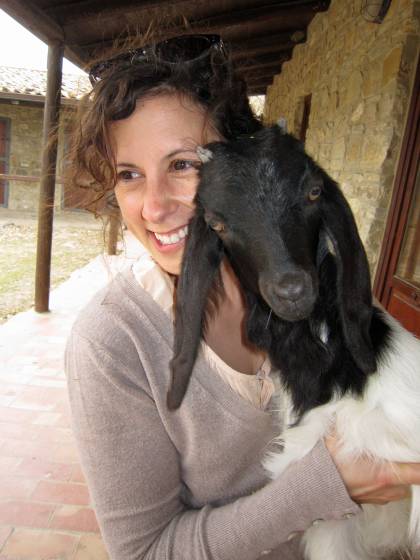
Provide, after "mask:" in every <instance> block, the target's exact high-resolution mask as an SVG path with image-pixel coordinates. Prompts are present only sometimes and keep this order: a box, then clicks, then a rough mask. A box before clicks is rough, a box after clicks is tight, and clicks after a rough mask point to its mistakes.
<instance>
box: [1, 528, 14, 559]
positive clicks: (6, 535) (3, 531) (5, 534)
mask: <svg viewBox="0 0 420 560" xmlns="http://www.w3.org/2000/svg"><path fill="white" fill-rule="evenodd" d="M12 531H13V528H12V527H0V550H1V549H2V547H3V546H4V543H5V542H6V541H7V539H8V538H9V537H10V535H11V534H12ZM0 554H1V553H0ZM0 558H1V556H0Z"/></svg>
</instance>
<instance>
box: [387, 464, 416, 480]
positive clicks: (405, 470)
mask: <svg viewBox="0 0 420 560" xmlns="http://www.w3.org/2000/svg"><path fill="white" fill-rule="evenodd" d="M388 465H389V469H390V476H391V479H392V481H394V482H395V483H397V484H398V483H399V484H409V485H411V484H419V485H420V463H395V462H394V463H388Z"/></svg>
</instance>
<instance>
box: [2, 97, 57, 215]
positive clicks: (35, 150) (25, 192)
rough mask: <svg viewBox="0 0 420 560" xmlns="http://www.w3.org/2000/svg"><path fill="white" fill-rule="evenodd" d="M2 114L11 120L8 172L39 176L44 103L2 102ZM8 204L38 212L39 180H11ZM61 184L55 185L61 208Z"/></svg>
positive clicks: (19, 208)
mask: <svg viewBox="0 0 420 560" xmlns="http://www.w3.org/2000/svg"><path fill="white" fill-rule="evenodd" d="M0 118H7V119H9V122H10V155H9V171H8V173H9V175H24V176H28V177H39V176H40V175H41V150H42V123H43V106H42V105H39V106H37V105H27V104H23V103H22V104H19V105H12V104H11V103H0ZM63 146H64V143H63V133H62V131H61V130H60V136H59V153H58V166H59V167H58V168H59V169H60V165H61V161H62V153H63ZM8 187H9V188H8V201H7V207H8V208H10V209H13V210H30V211H34V212H37V210H38V197H39V180H38V181H31V180H28V181H9V185H8ZM61 207H62V188H61V184H59V183H58V184H57V185H56V196H55V209H56V210H61Z"/></svg>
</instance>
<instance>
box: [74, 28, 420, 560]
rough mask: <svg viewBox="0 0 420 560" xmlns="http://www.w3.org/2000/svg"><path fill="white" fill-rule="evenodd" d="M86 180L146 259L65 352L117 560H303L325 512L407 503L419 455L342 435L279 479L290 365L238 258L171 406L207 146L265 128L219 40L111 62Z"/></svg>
mask: <svg viewBox="0 0 420 560" xmlns="http://www.w3.org/2000/svg"><path fill="white" fill-rule="evenodd" d="M91 78H92V82H93V83H94V88H93V92H92V94H91V96H90V99H89V102H88V103H86V104H85V106H84V108H83V109H82V114H81V119H80V125H79V132H78V134H77V135H76V137H75V150H74V160H73V165H74V170H75V172H74V177H75V180H76V181H78V180H79V181H80V182H82V181H84V182H86V177H88V178H89V179H90V180H91V182H92V183H94V185H95V187H96V189H98V188H99V189H100V190H101V189H102V191H103V193H108V192H109V191H111V190H114V192H115V197H116V200H117V202H118V206H119V208H120V210H121V214H122V218H123V220H124V222H125V224H126V225H127V227H128V229H129V230H130V231H131V232H132V233H133V234H134V235H135V237H136V238H137V239H138V240H139V241H140V242H141V243H142V244H143V245H144V247H145V249H146V251H147V253H146V254H145V256H144V257H142V258H140V259H139V261H138V262H137V263H136V264H135V265H134V266H133V269H132V270H130V271H128V272H127V273H124V274H121V275H119V276H118V277H117V278H116V279H115V280H114V281H113V282H112V283H111V284H110V286H108V287H107V288H106V289H105V290H103V291H101V292H100V293H99V294H98V295H97V296H96V297H95V298H94V299H93V301H92V302H91V303H90V304H89V305H88V307H87V308H86V309H85V310H84V311H83V312H82V314H81V315H80V317H79V318H78V320H77V322H76V324H75V326H74V328H73V331H72V334H71V336H70V339H69V342H68V347H67V352H66V370H67V375H68V383H69V392H70V400H71V407H72V414H73V421H74V431H75V435H76V439H77V442H78V445H79V448H80V452H81V458H82V464H83V468H84V472H85V474H86V478H87V481H88V485H89V488H90V491H91V494H92V498H93V501H94V504H95V509H96V513H97V517H98V520H99V524H100V526H101V530H102V533H103V537H104V540H105V543H106V545H107V548H108V550H109V553H110V555H111V557H112V558H113V559H115V560H135V559H136V560H140V559H148V560H151V559H158V560H162V559H164V558H167V559H168V560H169V559H173V560H181V559H188V560H204V559H216V558H217V559H218V560H255V559H256V558H259V557H264V558H272V559H282V560H284V559H287V558H300V557H301V554H300V552H299V534H301V532H302V531H304V530H305V529H306V528H308V527H309V526H310V525H311V524H312V523H320V522H322V520H324V519H343V518H347V517H351V516H352V515H355V514H357V512H358V511H359V505H358V504H360V503H386V502H388V501H390V500H397V499H402V498H404V497H406V496H407V493H408V491H409V489H408V485H409V484H412V483H417V484H419V483H420V466H419V465H402V464H392V465H390V464H384V465H378V466H375V465H371V464H370V463H369V462H368V461H366V462H364V461H362V460H358V461H357V462H354V463H353V464H351V465H349V464H342V463H341V462H340V459H339V453H338V450H339V443H338V442H337V441H336V439H335V438H334V436H331V437H330V438H329V439H328V441H326V442H323V441H320V442H319V443H318V445H317V446H316V447H315V449H314V450H313V451H312V452H311V453H310V454H309V455H308V456H307V457H305V458H304V459H303V460H302V461H301V462H300V463H299V464H297V465H295V466H294V468H293V469H290V470H289V471H287V472H286V473H285V474H284V476H283V477H281V478H280V479H279V480H276V481H272V482H267V479H266V476H265V474H264V472H263V470H262V468H261V466H260V465H261V458H262V457H263V455H264V452H265V451H266V449H267V446H268V445H269V443H270V441H271V439H272V438H273V436H274V435H275V434H277V433H278V431H279V429H280V427H279V426H278V425H275V424H276V422H275V420H274V418H277V415H273V414H272V409H273V408H274V407H275V406H276V404H275V402H276V401H275V400H274V399H273V398H272V397H273V393H274V383H275V379H276V376H275V375H273V372H271V371H270V364H269V363H267V361H266V359H265V356H264V355H263V354H262V353H261V352H260V351H258V349H256V348H253V347H251V346H250V345H249V344H248V343H247V342H246V341H245V340H244V339H243V337H242V324H243V321H244V318H245V313H246V311H245V308H244V303H243V299H242V296H241V290H240V287H239V286H238V283H237V281H236V278H235V276H234V274H233V273H232V271H231V269H230V268H229V266H228V264H227V263H225V265H224V267H223V270H222V280H223V283H224V289H225V290H224V291H225V295H224V297H223V299H222V300H221V301H219V302H218V304H217V306H216V307H215V310H214V312H213V314H212V319H211V321H210V323H209V325H208V328H207V333H206V341H205V344H203V347H202V352H201V354H200V355H199V357H198V360H197V363H196V366H195V369H194V375H193V377H192V380H191V383H190V386H189V389H188V392H187V395H186V397H185V399H184V402H183V404H182V406H181V407H180V409H179V410H177V411H175V412H170V411H168V409H167V407H166V392H167V389H168V387H169V366H168V364H169V361H170V359H171V357H172V351H171V337H172V320H173V315H172V307H173V297H174V293H175V291H176V288H175V286H176V276H177V274H178V273H179V270H180V263H181V258H182V253H183V248H184V242H185V236H186V234H187V230H188V222H189V219H190V218H191V216H192V213H193V197H194V193H195V190H196V187H197V180H198V179H197V170H198V168H199V166H200V162H199V159H198V157H197V155H196V148H197V146H199V145H203V144H205V143H207V142H209V141H212V140H217V139H226V140H229V139H230V138H233V137H235V136H237V135H240V134H244V133H252V132H254V131H255V130H257V129H258V128H260V126H261V125H260V123H259V122H258V120H256V119H255V118H254V116H253V115H252V113H251V110H250V109H249V105H248V101H247V97H246V91H245V88H244V86H243V83H242V81H241V80H239V79H238V78H237V77H236V76H235V75H234V73H233V71H232V68H231V66H230V64H229V62H228V59H227V56H226V52H225V49H224V47H223V44H222V42H221V40H220V38H218V37H217V36H190V37H185V36H184V37H178V38H174V39H171V40H169V41H165V42H163V43H159V44H157V45H153V46H151V47H146V48H144V49H140V50H137V51H132V52H130V53H129V54H126V55H121V56H118V57H115V58H114V59H111V60H110V61H106V62H104V63H101V64H99V65H96V66H95V67H94V68H93V69H92V72H91Z"/></svg>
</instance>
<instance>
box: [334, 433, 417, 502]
mask: <svg viewBox="0 0 420 560" xmlns="http://www.w3.org/2000/svg"><path fill="white" fill-rule="evenodd" d="M325 443H326V446H327V448H328V450H329V452H330V453H331V456H332V458H333V460H334V462H335V464H336V466H337V469H338V471H339V473H340V475H341V477H342V479H343V482H344V484H345V485H346V488H347V490H348V492H349V495H350V497H351V498H352V499H353V500H354V501H355V502H357V503H360V504H386V503H388V502H394V501H397V500H403V499H405V498H408V497H409V496H410V486H411V485H413V484H420V464H419V463H399V462H391V461H381V460H377V461H375V460H373V459H372V458H370V457H367V456H360V457H357V458H352V459H349V458H348V457H347V458H346V457H343V456H342V454H340V452H339V451H340V443H339V440H338V438H337V436H336V435H335V434H332V435H330V436H328V437H327V438H326V439H325Z"/></svg>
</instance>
